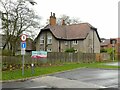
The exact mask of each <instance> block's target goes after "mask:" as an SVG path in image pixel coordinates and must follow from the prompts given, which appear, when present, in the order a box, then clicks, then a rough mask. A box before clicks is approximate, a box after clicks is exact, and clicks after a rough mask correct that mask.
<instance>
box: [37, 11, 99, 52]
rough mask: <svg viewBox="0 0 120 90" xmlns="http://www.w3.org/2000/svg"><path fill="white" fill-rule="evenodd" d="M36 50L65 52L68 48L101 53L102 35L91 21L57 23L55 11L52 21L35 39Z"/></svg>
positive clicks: (51, 17)
mask: <svg viewBox="0 0 120 90" xmlns="http://www.w3.org/2000/svg"><path fill="white" fill-rule="evenodd" d="M35 45H36V50H45V51H48V52H64V51H65V50H66V49H67V48H72V47H74V49H76V51H77V52H83V53H100V37H99V35H98V32H97V29H96V28H95V27H93V26H92V25H90V24H89V23H80V24H72V25H66V24H65V22H64V20H63V22H62V25H57V24H56V17H55V13H53V15H52V13H51V16H50V23H49V24H48V25H47V26H45V27H44V28H43V29H41V31H40V32H39V34H38V36H37V37H36V39H35Z"/></svg>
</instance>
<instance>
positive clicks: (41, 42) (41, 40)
mask: <svg viewBox="0 0 120 90" xmlns="http://www.w3.org/2000/svg"><path fill="white" fill-rule="evenodd" d="M40 44H44V36H43V35H42V36H40Z"/></svg>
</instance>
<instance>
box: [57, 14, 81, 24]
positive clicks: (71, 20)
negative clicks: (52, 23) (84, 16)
mask: <svg viewBox="0 0 120 90" xmlns="http://www.w3.org/2000/svg"><path fill="white" fill-rule="evenodd" d="M62 20H64V21H65V24H66V25H70V24H78V23H80V22H81V21H80V19H79V18H76V17H73V18H71V17H69V16H67V15H65V14H63V15H61V16H60V18H58V19H57V24H58V25H61V24H62Z"/></svg>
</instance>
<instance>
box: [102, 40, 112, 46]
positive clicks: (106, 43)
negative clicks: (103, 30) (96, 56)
mask: <svg viewBox="0 0 120 90" xmlns="http://www.w3.org/2000/svg"><path fill="white" fill-rule="evenodd" d="M109 44H110V39H105V40H104V41H103V42H101V46H107V45H109Z"/></svg>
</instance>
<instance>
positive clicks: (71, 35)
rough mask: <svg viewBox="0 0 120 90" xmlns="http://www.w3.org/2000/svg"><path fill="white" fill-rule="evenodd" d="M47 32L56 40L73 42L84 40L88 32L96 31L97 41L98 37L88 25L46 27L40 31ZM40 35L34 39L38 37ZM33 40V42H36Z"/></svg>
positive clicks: (93, 28)
mask: <svg viewBox="0 0 120 90" xmlns="http://www.w3.org/2000/svg"><path fill="white" fill-rule="evenodd" d="M46 30H49V31H50V32H51V33H52V34H53V35H54V36H55V38H57V39H65V40H75V39H81V40H84V39H85V38H86V37H87V35H88V34H89V32H90V30H94V31H96V34H97V36H98V39H99V41H101V40H100V37H99V35H98V32H97V29H96V28H95V27H93V26H92V25H90V24H89V23H80V24H72V25H54V26H51V25H47V26H46V27H44V28H43V29H41V31H40V33H41V32H42V31H46ZM40 33H39V34H38V36H37V37H36V39H37V38H38V37H39V36H40ZM36 39H35V41H36Z"/></svg>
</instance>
